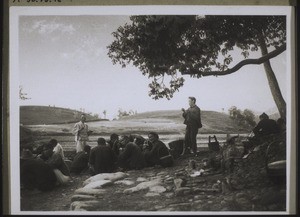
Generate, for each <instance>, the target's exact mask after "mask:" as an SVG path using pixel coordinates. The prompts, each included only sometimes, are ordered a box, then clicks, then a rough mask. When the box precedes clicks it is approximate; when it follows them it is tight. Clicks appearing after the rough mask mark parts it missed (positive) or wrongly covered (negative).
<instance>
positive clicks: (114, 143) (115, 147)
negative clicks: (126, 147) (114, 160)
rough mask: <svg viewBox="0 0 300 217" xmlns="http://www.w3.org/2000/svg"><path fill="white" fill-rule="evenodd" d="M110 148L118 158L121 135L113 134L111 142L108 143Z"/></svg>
mask: <svg viewBox="0 0 300 217" xmlns="http://www.w3.org/2000/svg"><path fill="white" fill-rule="evenodd" d="M107 143H108V145H109V147H110V148H111V149H112V150H113V152H114V154H115V155H116V156H118V155H119V135H118V134H115V133H113V134H111V135H110V140H109V141H108V142H107Z"/></svg>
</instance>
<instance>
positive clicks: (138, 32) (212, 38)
mask: <svg viewBox="0 0 300 217" xmlns="http://www.w3.org/2000/svg"><path fill="white" fill-rule="evenodd" d="M130 20H131V23H130V24H125V25H124V26H120V27H119V28H118V29H117V30H116V31H115V32H113V33H112V34H113V36H114V38H115V40H114V41H113V42H112V43H111V44H110V45H109V46H108V49H109V51H108V56H109V57H110V58H111V59H112V62H113V63H114V64H117V63H118V64H121V65H122V67H126V65H128V64H133V65H134V66H135V67H137V68H139V70H140V71H141V72H142V73H143V75H145V76H148V77H149V78H151V79H152V81H151V83H150V84H149V88H150V91H149V96H151V97H152V98H154V99H159V98H163V97H166V98H167V99H170V98H171V97H173V94H174V93H175V92H176V91H178V90H179V89H180V87H182V86H183V85H184V78H183V77H182V75H190V76H191V77H196V78H200V77H202V76H222V75H228V74H231V73H234V72H236V71H238V70H239V69H240V68H242V67H243V66H245V65H249V64H262V63H264V64H265V63H266V62H267V61H268V60H269V59H271V58H273V57H275V56H277V55H279V54H281V53H282V52H284V51H285V50H286V17H285V16H212V15H209V16H190V15H188V16H174V15H172V16H166V15H164V16H155V15H153V16H131V17H130ZM262 47H263V48H265V47H266V48H267V49H269V50H267V51H268V52H267V53H266V54H265V55H262V56H261V57H260V58H256V59H251V58H250V57H251V52H255V51H258V50H259V49H260V48H262ZM233 51H240V57H241V58H240V59H238V60H237V59H233V55H232V54H233ZM266 71H267V70H266ZM269 71H270V70H269ZM266 73H273V72H266ZM165 77H168V79H165ZM267 77H268V79H270V80H269V84H270V86H271V85H273V86H276V88H273V89H272V88H271V92H272V95H273V98H274V100H275V102H276V104H277V105H278V106H280V107H284V106H285V102H281V103H277V102H278V101H284V100H283V98H282V97H281V92H280V89H279V87H277V86H278V85H277V80H276V77H275V76H273V77H272V76H267ZM278 92H280V95H278V94H277V93H278ZM280 110H282V111H283V112H282V113H284V109H282V108H281V109H280Z"/></svg>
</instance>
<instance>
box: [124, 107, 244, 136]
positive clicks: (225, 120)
mask: <svg viewBox="0 0 300 217" xmlns="http://www.w3.org/2000/svg"><path fill="white" fill-rule="evenodd" d="M201 118H202V124H203V128H202V131H203V130H205V131H207V132H210V131H216V130H217V131H221V132H239V131H248V130H249V129H241V127H239V126H237V125H236V124H235V123H234V122H233V120H232V119H230V117H229V115H227V114H225V113H221V112H216V111H201ZM120 120H124V121H125V120H127V121H139V122H145V123H155V122H157V123H176V124H182V123H183V120H184V119H183V117H182V112H181V111H180V110H161V111H151V112H144V113H140V114H136V115H132V116H126V117H123V118H121V119H120Z"/></svg>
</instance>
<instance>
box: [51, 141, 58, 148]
mask: <svg viewBox="0 0 300 217" xmlns="http://www.w3.org/2000/svg"><path fill="white" fill-rule="evenodd" d="M49 143H50V144H51V145H52V146H53V148H54V147H55V146H56V145H57V143H58V142H57V140H56V139H51V140H50V142H49Z"/></svg>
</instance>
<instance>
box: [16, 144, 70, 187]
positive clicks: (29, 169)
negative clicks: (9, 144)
mask: <svg viewBox="0 0 300 217" xmlns="http://www.w3.org/2000/svg"><path fill="white" fill-rule="evenodd" d="M20 178H21V184H22V186H23V187H25V188H27V189H38V190H41V191H47V190H51V189H53V188H54V187H55V186H57V185H60V184H65V183H67V182H68V181H69V180H70V170H69V166H68V165H67V163H66V162H65V158H64V153H63V149H62V147H61V145H60V144H59V143H58V142H57V140H56V139H51V140H50V142H49V143H45V144H44V145H43V146H42V150H39V154H34V150H33V149H32V147H31V146H23V147H22V150H21V159H20Z"/></svg>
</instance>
